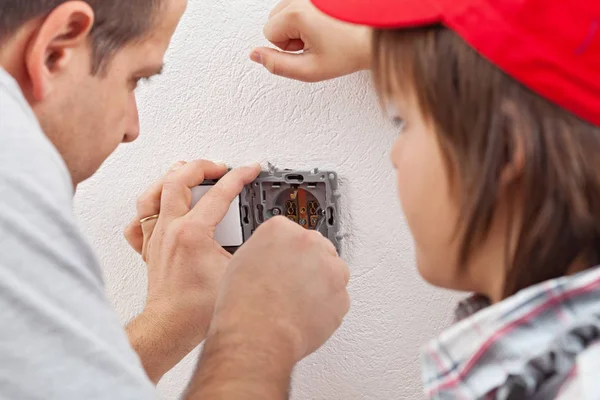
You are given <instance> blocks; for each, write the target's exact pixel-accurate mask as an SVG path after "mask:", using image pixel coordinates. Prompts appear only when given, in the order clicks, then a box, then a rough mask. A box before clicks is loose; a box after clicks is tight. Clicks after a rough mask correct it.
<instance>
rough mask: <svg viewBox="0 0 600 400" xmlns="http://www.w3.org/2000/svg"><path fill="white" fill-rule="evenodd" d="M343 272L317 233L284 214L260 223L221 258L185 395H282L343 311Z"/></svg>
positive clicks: (329, 245) (344, 267) (332, 250)
mask: <svg viewBox="0 0 600 400" xmlns="http://www.w3.org/2000/svg"><path fill="white" fill-rule="evenodd" d="M348 279H349V270H348V267H347V265H346V263H344V261H342V259H341V258H339V257H338V255H337V252H336V249H335V247H334V246H333V244H332V243H331V242H330V241H329V240H328V239H326V238H324V237H323V236H322V235H321V234H320V233H319V232H316V231H310V230H306V229H304V228H302V227H301V226H299V225H298V224H296V223H294V222H291V221H289V220H287V219H285V218H284V217H276V218H273V219H271V220H269V221H267V222H266V223H264V224H262V225H261V226H260V228H258V229H257V230H256V232H255V233H254V234H253V235H252V237H251V238H250V239H249V240H248V242H247V243H245V244H244V245H243V246H242V247H241V248H240V249H239V250H238V251H237V252H236V254H235V256H234V257H233V259H232V260H231V262H230V263H229V267H228V269H227V271H226V273H225V275H224V277H223V280H222V282H221V286H220V290H219V295H218V298H217V302H216V304H215V314H214V316H213V320H212V322H211V327H210V330H209V334H208V337H207V340H206V343H205V345H204V352H203V354H202V359H201V361H200V364H199V366H200V368H199V371H198V373H197V375H196V377H195V379H194V380H193V383H192V386H191V388H190V392H189V394H188V397H187V398H189V399H203V398H235V399H240V400H242V399H280V398H287V397H286V393H287V390H288V388H289V379H290V374H291V370H292V369H293V367H294V365H295V364H296V363H297V362H298V361H300V360H301V359H302V358H304V357H305V356H307V355H308V354H310V353H312V352H314V351H315V350H316V349H318V348H319V347H320V346H321V345H322V344H323V343H325V341H326V340H327V339H328V338H329V337H330V336H331V335H332V334H333V332H334V331H335V330H336V329H337V328H338V327H339V326H340V324H341V323H342V320H343V318H344V316H345V315H346V313H347V312H348V308H349V304H350V301H349V297H348V292H347V290H346V286H347V284H348Z"/></svg>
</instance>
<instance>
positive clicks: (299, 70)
mask: <svg viewBox="0 0 600 400" xmlns="http://www.w3.org/2000/svg"><path fill="white" fill-rule="evenodd" d="M251 58H252V60H253V61H255V62H258V63H259V64H262V65H263V66H264V67H265V68H266V69H267V70H268V71H269V72H270V73H272V74H273V75H278V76H283V77H285V78H291V79H296V80H299V81H303V82H314V81H315V80H317V76H316V74H315V71H316V70H317V68H316V67H317V65H316V61H315V55H314V54H291V53H285V52H281V51H277V50H275V49H269V48H267V47H261V48H258V49H256V50H254V52H253V53H252V55H251Z"/></svg>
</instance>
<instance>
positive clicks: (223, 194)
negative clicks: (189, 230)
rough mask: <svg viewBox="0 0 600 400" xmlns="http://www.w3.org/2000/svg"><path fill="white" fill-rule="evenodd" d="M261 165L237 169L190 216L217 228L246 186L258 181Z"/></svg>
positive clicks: (216, 186) (211, 190) (211, 191)
mask: <svg viewBox="0 0 600 400" xmlns="http://www.w3.org/2000/svg"><path fill="white" fill-rule="evenodd" d="M259 173H260V165H258V164H256V165H253V166H249V167H241V168H236V169H234V170H232V171H230V172H229V173H228V174H227V175H225V176H224V177H223V178H221V179H220V180H219V182H217V184H216V185H215V186H213V187H212V188H211V189H210V190H209V191H208V192H207V193H206V194H205V195H204V196H203V197H202V198H201V199H200V201H199V202H198V204H196V205H195V206H194V208H193V210H191V211H190V213H189V215H190V217H191V218H194V219H196V220H198V221H202V223H203V224H204V225H207V226H211V227H216V226H217V225H218V224H219V223H220V222H221V221H222V220H223V218H225V216H226V215H227V212H228V211H229V208H230V207H231V203H232V202H233V201H234V200H235V198H236V197H237V196H239V195H240V193H242V190H243V189H244V186H245V185H247V184H249V183H251V182H252V181H253V180H255V179H256V177H257V176H258V174H259Z"/></svg>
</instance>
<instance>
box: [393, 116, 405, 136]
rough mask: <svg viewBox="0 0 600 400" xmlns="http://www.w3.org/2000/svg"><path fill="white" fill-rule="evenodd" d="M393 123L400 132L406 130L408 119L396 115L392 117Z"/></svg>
mask: <svg viewBox="0 0 600 400" xmlns="http://www.w3.org/2000/svg"><path fill="white" fill-rule="evenodd" d="M392 123H393V124H394V126H395V127H396V128H397V129H398V130H400V133H402V132H403V131H404V128H405V126H406V121H404V120H403V119H402V118H400V117H394V118H392Z"/></svg>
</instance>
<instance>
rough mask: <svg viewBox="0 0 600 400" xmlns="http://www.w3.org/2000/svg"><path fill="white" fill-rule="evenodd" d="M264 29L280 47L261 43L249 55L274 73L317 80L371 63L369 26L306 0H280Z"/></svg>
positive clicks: (354, 70) (349, 72) (335, 75)
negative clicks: (347, 20) (340, 17)
mask: <svg viewBox="0 0 600 400" xmlns="http://www.w3.org/2000/svg"><path fill="white" fill-rule="evenodd" d="M264 33H265V36H266V38H267V39H268V40H269V41H270V42H271V43H273V44H274V45H275V46H277V47H278V48H279V49H281V50H283V51H278V50H275V49H270V48H266V47H261V48H257V49H255V50H254V51H253V52H252V54H251V55H250V58H251V59H252V60H253V61H255V62H258V63H259V64H262V65H263V66H264V67H265V68H266V69H267V70H269V71H270V72H271V73H273V74H275V75H280V76H284V77H287V78H291V79H296V80H300V81H305V82H317V81H323V80H327V79H332V78H337V77H340V76H343V75H348V74H351V73H354V72H357V71H360V70H366V69H369V68H370V66H371V30H370V29H368V28H365V27H360V26H354V25H349V24H345V23H342V22H339V21H336V20H334V19H332V18H329V17H328V16H326V15H324V14H323V13H321V12H320V11H319V10H317V9H316V8H315V7H314V6H313V5H312V4H311V3H310V1H309V0H282V1H281V2H280V3H279V4H278V5H277V6H276V7H275V8H274V9H273V11H272V12H271V15H270V17H269V21H268V22H267V24H266V25H265V28H264ZM300 50H303V52H302V53H299V54H298V53H289V52H297V51H300Z"/></svg>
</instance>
